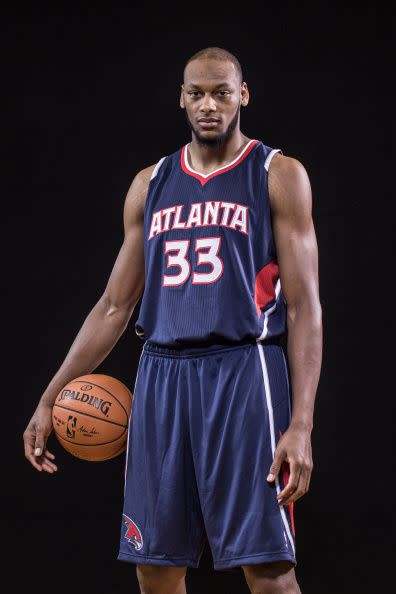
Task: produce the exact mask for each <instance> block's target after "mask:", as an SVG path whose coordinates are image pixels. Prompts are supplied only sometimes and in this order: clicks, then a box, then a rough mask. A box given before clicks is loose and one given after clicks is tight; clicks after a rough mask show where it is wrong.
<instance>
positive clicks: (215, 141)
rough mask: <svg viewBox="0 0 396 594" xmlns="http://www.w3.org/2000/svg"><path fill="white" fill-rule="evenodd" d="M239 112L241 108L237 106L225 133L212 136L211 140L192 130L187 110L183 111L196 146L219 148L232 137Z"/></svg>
mask: <svg viewBox="0 0 396 594" xmlns="http://www.w3.org/2000/svg"><path fill="white" fill-rule="evenodd" d="M240 111H241V106H240V105H239V106H238V109H237V110H236V113H235V115H234V117H233V118H232V120H231V122H230V123H229V125H228V128H227V130H226V131H225V132H223V133H222V134H219V135H218V136H214V137H212V138H205V137H204V136H201V135H200V133H199V132H197V130H196V129H195V128H194V126H193V124H192V122H191V120H190V118H189V117H188V113H187V109H186V110H185V112H186V119H187V124H188V126H189V128H190V130H191V132H192V133H193V134H194V136H195V138H196V140H197V142H198V144H200V145H201V146H220V145H222V144H224V143H225V142H227V140H228V139H229V138H230V137H231V136H232V133H233V132H234V130H235V128H236V126H237V124H238V118H239V112H240Z"/></svg>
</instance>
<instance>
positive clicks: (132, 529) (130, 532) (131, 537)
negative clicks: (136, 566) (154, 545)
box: [122, 514, 143, 551]
mask: <svg viewBox="0 0 396 594" xmlns="http://www.w3.org/2000/svg"><path fill="white" fill-rule="evenodd" d="M122 515H123V516H124V522H125V524H126V525H127V527H128V529H127V531H126V532H125V538H126V539H127V541H128V542H130V543H132V544H133V546H134V547H135V549H136V550H137V551H140V549H141V548H142V547H143V537H142V533H141V532H140V530H139V528H138V527H137V526H136V524H135V522H134V521H133V520H131V518H128V516H126V515H125V514H122Z"/></svg>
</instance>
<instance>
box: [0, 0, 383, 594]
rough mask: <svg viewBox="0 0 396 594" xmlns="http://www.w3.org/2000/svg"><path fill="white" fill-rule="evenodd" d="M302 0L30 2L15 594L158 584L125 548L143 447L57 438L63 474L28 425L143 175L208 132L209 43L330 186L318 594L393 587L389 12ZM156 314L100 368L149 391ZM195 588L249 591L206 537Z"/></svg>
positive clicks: (312, 521)
mask: <svg viewBox="0 0 396 594" xmlns="http://www.w3.org/2000/svg"><path fill="white" fill-rule="evenodd" d="M297 4H298V3H296V6H295V7H286V5H284V4H282V8H279V9H277V8H276V7H274V6H272V7H271V8H269V7H261V8H256V7H254V6H253V5H249V6H246V7H243V6H241V5H239V7H238V9H237V10H236V11H234V12H233V13H231V11H230V10H229V9H227V10H226V9H225V8H224V10H223V12H218V11H216V13H214V12H213V7H211V6H209V5H205V6H202V5H191V6H189V7H187V6H180V7H179V8H177V9H176V8H175V9H174V10H171V9H170V7H169V6H166V7H165V6H163V7H162V8H161V9H156V8H154V7H151V6H148V7H147V12H146V13H144V12H140V13H139V14H138V13H137V12H135V11H134V9H132V8H131V7H129V8H125V6H123V7H122V8H121V7H120V6H118V5H112V7H110V4H108V5H96V6H95V8H92V9H88V8H87V9H82V8H81V9H80V10H79V12H78V11H77V9H76V10H75V11H74V12H73V11H72V10H69V11H64V12H60V11H59V12H56V10H55V9H54V11H53V12H52V13H51V12H48V11H47V12H40V11H39V10H38V9H35V10H34V11H33V10H31V11H25V12H23V11H22V10H21V11H20V12H16V11H15V12H14V13H11V12H10V13H9V14H7V16H6V18H5V19H4V20H3V27H4V32H3V35H2V44H3V49H2V81H3V89H4V91H3V95H5V96H6V98H7V99H8V101H7V105H6V107H5V109H4V110H3V115H2V136H3V147H2V151H3V156H2V164H3V174H2V187H3V193H2V194H3V196H2V205H3V212H4V213H5V216H4V217H3V223H4V227H3V230H2V239H3V240H4V243H3V250H2V251H3V254H4V258H2V260H3V264H2V266H3V274H2V295H3V298H4V306H3V308H2V309H3V311H2V314H3V323H2V328H3V347H4V348H5V359H4V360H5V361H6V367H5V369H4V370H3V382H4V385H3V387H2V396H3V405H2V413H3V414H2V425H3V431H2V434H3V438H4V441H2V445H3V473H4V474H3V477H4V481H3V484H4V486H3V491H4V493H5V494H6V496H7V497H8V499H7V502H6V504H5V505H4V506H3V510H2V514H3V517H2V525H3V531H2V541H3V544H5V545H6V548H7V552H8V556H7V562H6V571H5V572H3V573H2V578H1V579H2V586H3V591H4V592H6V593H7V594H8V593H9V594H11V593H16V592H18V593H19V592H25V591H27V590H28V589H29V588H32V587H33V586H35V587H37V588H38V589H41V591H42V592H45V593H47V592H48V593H49V592H51V593H59V594H63V593H64V592H76V593H80V592H81V593H83V592H87V591H89V592H92V593H95V594H104V593H106V594H107V593H109V594H110V593H111V594H118V593H124V592H130V593H133V592H138V588H137V581H136V577H135V568H134V566H133V565H129V564H126V563H121V562H119V561H116V556H117V553H118V541H119V529H120V517H121V509H122V496H123V468H124V456H121V457H119V458H117V459H115V460H113V461H111V462H106V463H99V464H93V463H91V464H90V463H87V462H83V461H79V460H78V459H75V458H72V457H71V456H70V455H68V454H66V452H64V451H63V450H62V448H61V447H60V446H59V445H58V443H57V442H56V440H55V438H54V437H53V436H51V438H50V448H51V449H52V450H53V451H54V452H55V453H56V461H57V463H58V466H59V471H58V473H57V474H56V475H54V476H49V475H46V474H44V473H43V474H42V475H41V474H39V473H37V472H35V471H34V470H33V469H32V468H31V467H30V466H29V465H28V463H27V462H26V461H25V459H24V457H23V450H22V433H23V430H24V428H25V426H26V424H27V422H28V420H29V418H30V416H31V414H32V412H33V409H34V407H35V405H36V402H37V400H38V398H39V396H40V395H41V393H42V391H43V390H44V389H45V387H46V386H47V384H48V382H49V381H50V379H51V377H52V376H53V374H54V373H55V371H56V370H57V368H58V367H59V365H60V364H61V362H62V361H63V358H64V357H65V355H66V353H67V350H68V348H69V347H70V345H71V343H72V341H73V339H74V337H75V335H76V333H77V331H78V330H79V328H80V326H81V324H82V323H83V321H84V319H85V316H86V315H87V314H88V312H89V311H90V309H91V307H92V306H93V305H94V303H95V302H96V301H97V299H98V298H99V297H100V295H101V293H102V291H103V289H104V287H105V284H106V282H107V278H108V276H109V274H110V271H111V268H112V265H113V263H114V260H115V258H116V255H117V253H118V250H119V248H120V246H121V243H122V233H123V227H122V208H123V202H124V197H125V194H126V192H127V190H128V187H129V185H130V183H131V180H132V179H133V177H134V175H136V173H137V172H138V171H139V170H140V169H141V168H143V167H146V166H148V165H150V164H153V163H155V162H157V161H158V160H159V158H160V157H162V156H164V155H167V154H169V153H171V152H174V151H175V150H177V148H179V147H180V146H181V145H182V144H184V143H185V142H187V141H189V139H190V137H189V132H188V129H187V127H186V124H185V118H184V114H183V112H182V111H181V110H180V108H179V106H178V100H179V89H180V84H181V82H182V79H181V77H182V69H183V66H184V63H185V61H186V60H187V59H188V58H189V57H190V56H191V55H192V54H193V53H194V52H196V51H197V50H199V49H201V48H203V47H206V46H209V45H217V46H220V47H224V48H226V49H228V50H229V51H231V52H234V53H235V54H236V55H237V56H238V57H239V59H240V61H241V63H242V67H243V71H244V78H245V80H246V81H247V83H248V85H249V89H250V93H251V101H250V104H249V106H248V108H247V109H245V110H243V111H242V123H241V128H242V131H243V132H244V133H245V134H247V135H248V136H249V137H251V138H259V139H261V140H263V141H264V142H265V144H268V145H270V146H276V147H281V148H282V149H283V152H284V153H285V154H287V155H289V156H293V157H296V158H298V159H299V160H301V161H302V163H303V164H304V165H305V167H306V168H307V170H308V173H309V176H310V179H311V183H312V188H313V195H314V218H315V225H316V231H317V236H318V243H319V250H320V273H321V274H320V279H321V300H322V306H323V313H324V330H325V351H324V364H323V372H322V376H321V382H320V388H319V394H318V400H317V406H316V414H315V429H314V433H313V448H314V463H315V469H314V474H313V478H312V482H311V490H310V492H309V493H308V494H307V495H306V496H305V497H304V498H303V499H301V500H300V501H299V502H298V504H297V505H296V530H297V554H298V562H299V563H298V566H297V573H298V577H299V582H300V584H301V587H302V590H303V592H304V593H305V594H310V593H312V594H314V593H315V594H330V593H331V594H334V593H337V594H338V593H348V594H351V593H355V592H356V593H357V592H359V593H366V592H367V593H368V592H374V591H385V590H383V589H382V587H380V584H385V583H386V577H385V572H386V569H387V567H388V566H389V562H390V551H391V549H390V544H389V537H390V535H391V530H392V525H391V524H392V518H393V512H392V507H393V505H392V496H391V493H390V492H389V491H388V489H387V485H389V484H390V483H391V478H392V473H393V472H394V470H393V467H392V465H391V464H390V463H389V464H387V465H386V466H385V467H383V466H382V465H381V462H382V461H383V459H384V458H385V457H386V456H387V455H388V453H389V451H390V441H391V428H392V420H393V418H392V414H391V411H390V402H391V396H392V392H391V379H390V378H391V369H392V367H391V365H392V362H391V356H390V353H391V347H392V339H391V328H390V326H391V321H392V308H393V301H392V292H391V289H392V271H391V262H392V261H391V259H390V258H389V256H390V249H391V231H392V227H393V220H392V216H391V203H390V202H391V200H390V196H389V194H390V188H388V190H387V187H386V182H385V172H386V171H387V169H388V168H389V165H391V162H390V156H389V152H390V134H389V128H390V127H391V124H390V122H389V123H388V122H387V121H386V115H385V113H386V102H387V98H388V88H387V85H388V83H386V82H385V83H384V82H383V80H382V78H381V73H382V72H383V71H384V70H385V69H386V59H387V54H388V53H389V51H390V43H389V37H388V36H387V35H386V26H385V25H386V18H385V17H384V16H383V15H378V14H375V13H374V10H373V8H372V7H371V6H370V7H368V6H369V5H367V6H365V5H362V4H359V6H356V7H353V6H351V5H348V6H347V7H345V6H344V7H343V6H342V5H339V6H337V5H335V4H334V3H331V4H330V3H322V4H321V5H320V6H318V5H317V6H316V8H315V7H313V6H311V7H308V6H307V5H305V6H304V7H302V6H299V7H297ZM187 8H188V10H189V13H187ZM225 13H226V14H225ZM176 18H179V19H180V18H181V19H182V22H181V24H180V25H179V26H176V24H175V23H176ZM154 19H155V22H154ZM183 21H184V22H183ZM384 67H385V68H384ZM385 80H386V79H385ZM384 115H385V117H384ZM380 121H382V123H383V124H384V125H383V126H382V125H381V126H380V123H379V122H380ZM387 258H388V262H387ZM136 314H137V310H136V311H135V312H134V315H133V318H132V320H131V322H130V324H129V326H128V328H127V330H126V332H125V333H124V335H123V336H122V337H121V339H120V341H119V342H118V344H117V345H116V347H115V348H114V350H113V351H112V353H111V354H110V355H109V356H108V357H107V358H106V360H105V361H104V362H103V363H102V365H100V367H99V368H97V370H96V372H102V373H108V374H110V375H114V376H116V377H118V378H119V379H121V380H122V381H124V382H125V383H126V384H127V385H128V386H129V387H130V388H132V387H133V382H134V379H135V373H136V368H137V363H138V359H139V354H140V350H141V346H142V342H141V341H140V340H139V339H138V338H137V337H136V336H135V335H134V332H133V324H134V321H135V319H136ZM7 378H8V379H7ZM8 410H12V411H13V413H12V417H11V418H12V423H11V422H10V417H9V416H8V414H7V411H8ZM14 411H15V414H14ZM9 427H11V429H12V430H11V432H10V436H9V437H7V438H5V435H6V429H7V428H9ZM6 526H7V530H6V529H5V527H6ZM372 583H376V587H375V588H373V586H372ZM188 588H189V590H188V591H189V592H190V594H191V593H192V594H198V593H201V592H209V591H213V592H219V593H225V594H233V593H236V592H238V593H241V594H242V593H244V592H248V590H247V587H246V586H245V585H244V580H243V577H242V572H241V571H237V572H235V573H226V572H220V571H213V566H212V559H211V553H210V550H209V549H208V548H207V549H206V550H205V553H204V556H203V558H202V560H201V564H200V567H199V568H198V569H189V571H188ZM386 591H387V590H386Z"/></svg>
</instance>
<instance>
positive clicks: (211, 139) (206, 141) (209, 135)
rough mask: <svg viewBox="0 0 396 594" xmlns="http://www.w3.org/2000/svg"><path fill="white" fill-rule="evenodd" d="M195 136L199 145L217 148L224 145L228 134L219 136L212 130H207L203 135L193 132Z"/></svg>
mask: <svg viewBox="0 0 396 594" xmlns="http://www.w3.org/2000/svg"><path fill="white" fill-rule="evenodd" d="M193 133H194V136H195V138H196V140H197V142H198V143H199V144H202V145H206V146H216V145H219V144H222V143H223V142H224V140H225V138H226V134H225V133H223V134H219V133H218V132H214V131H212V130H205V131H203V132H202V133H201V132H197V131H196V130H193Z"/></svg>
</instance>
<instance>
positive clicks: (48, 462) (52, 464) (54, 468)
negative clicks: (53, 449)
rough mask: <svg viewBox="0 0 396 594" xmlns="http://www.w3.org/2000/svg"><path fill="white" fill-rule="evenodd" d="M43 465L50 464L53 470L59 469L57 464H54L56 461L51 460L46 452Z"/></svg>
mask: <svg viewBox="0 0 396 594" xmlns="http://www.w3.org/2000/svg"><path fill="white" fill-rule="evenodd" d="M42 463H43V465H44V464H45V465H46V466H48V467H49V468H52V470H54V471H55V472H56V471H57V470H58V467H57V465H56V464H54V462H52V461H51V460H49V459H48V458H47V457H46V453H44V455H43V461H42Z"/></svg>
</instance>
